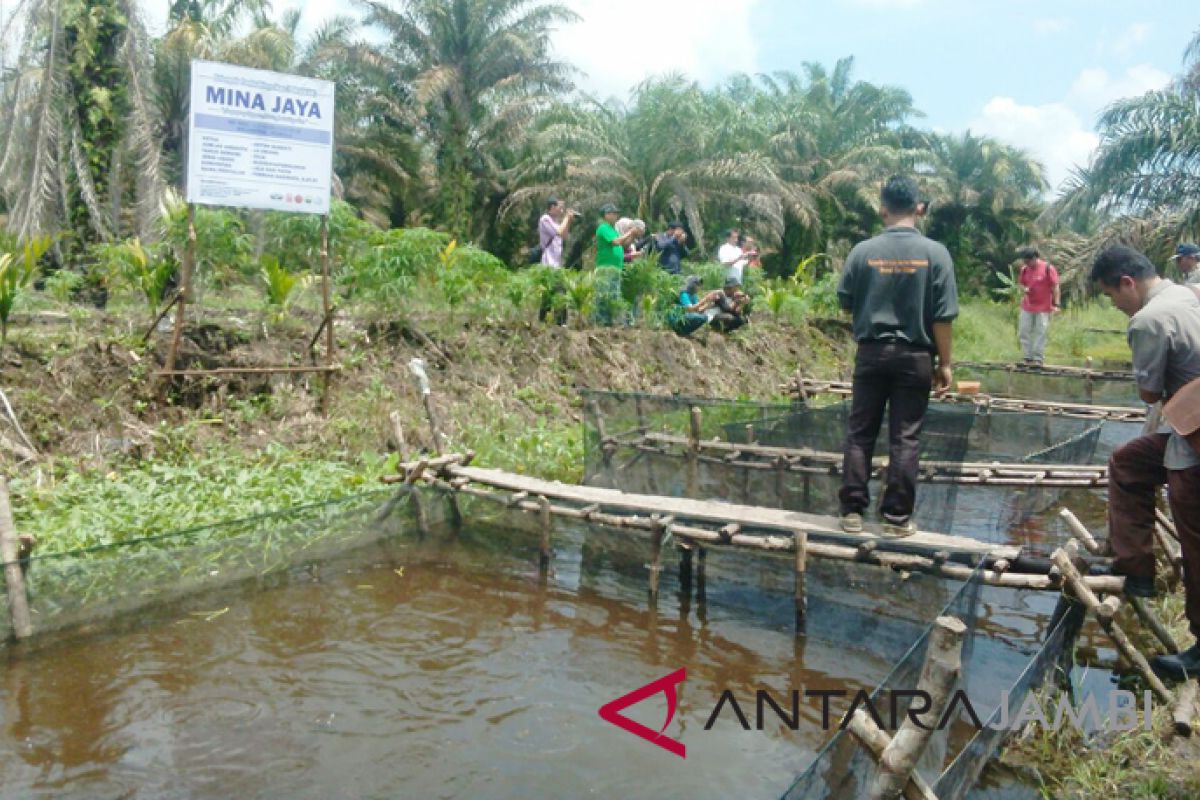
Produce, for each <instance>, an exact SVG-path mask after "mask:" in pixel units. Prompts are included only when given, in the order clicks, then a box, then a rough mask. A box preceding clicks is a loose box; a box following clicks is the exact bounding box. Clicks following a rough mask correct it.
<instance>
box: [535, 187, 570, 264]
mask: <svg viewBox="0 0 1200 800" xmlns="http://www.w3.org/2000/svg"><path fill="white" fill-rule="evenodd" d="M576 216H577V214H576V213H575V212H574V211H567V210H565V209H564V208H563V204H562V203H561V202H560V201H559V200H558V198H557V197H551V198H550V199H549V200H547V201H546V213H545V214H542V218H541V219H539V220H538V244H539V245H541V247H542V264H544V265H545V266H547V267H561V266H562V265H563V263H562V257H563V239H565V238H566V237H567V231H568V230H570V228H571V220H572V219H574V218H575V217H576Z"/></svg>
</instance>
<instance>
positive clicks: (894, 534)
mask: <svg viewBox="0 0 1200 800" xmlns="http://www.w3.org/2000/svg"><path fill="white" fill-rule="evenodd" d="M880 531H881V532H882V533H883V535H884V536H886V537H888V538H889V539H903V538H904V537H905V536H912V535H913V534H914V533H916V532H917V523H915V522H913V521H912V518H911V517H910V518H909V519H906V520H905V521H904V522H884V523H883V525H881V526H880Z"/></svg>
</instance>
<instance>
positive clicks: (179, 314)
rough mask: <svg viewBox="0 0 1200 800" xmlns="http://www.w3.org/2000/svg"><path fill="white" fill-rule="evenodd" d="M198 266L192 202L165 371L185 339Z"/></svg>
mask: <svg viewBox="0 0 1200 800" xmlns="http://www.w3.org/2000/svg"><path fill="white" fill-rule="evenodd" d="M195 266H196V207H195V206H194V205H192V204H191V203H188V206H187V247H186V248H185V249H184V251H183V266H182V268H181V269H180V275H179V296H178V302H177V303H176V306H177V307H176V309H175V329H174V331H173V332H172V333H171V345H170V347H168V348H167V360H166V362H165V363H164V364H163V372H171V371H172V370H174V369H175V359H176V358H177V357H178V355H179V344H180V342H182V341H183V320H184V316H185V312H186V311H187V304H188V302H189V301H190V300H191V299H192V271H193V270H194V269H195ZM166 387H167V379H166V377H165V376H164V377H163V378H162V386H161V391H162V396H163V397H165V396H166Z"/></svg>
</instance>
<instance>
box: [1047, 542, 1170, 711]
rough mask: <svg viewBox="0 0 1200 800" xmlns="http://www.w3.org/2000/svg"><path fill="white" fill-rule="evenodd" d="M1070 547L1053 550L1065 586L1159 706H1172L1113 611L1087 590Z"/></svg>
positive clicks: (1160, 682)
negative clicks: (1149, 691) (1097, 623)
mask: <svg viewBox="0 0 1200 800" xmlns="http://www.w3.org/2000/svg"><path fill="white" fill-rule="evenodd" d="M1071 544H1074V543H1073V542H1071V543H1068V546H1067V547H1065V548H1063V547H1060V548H1059V549H1057V550H1055V551H1054V555H1053V557H1052V558H1053V561H1054V563H1055V565H1057V566H1058V568H1059V570H1061V571H1062V574H1063V577H1064V578H1065V580H1066V581H1067V584H1068V585H1069V586H1070V587H1071V589H1072V591H1074V592H1075V595H1076V596H1077V597H1078V598H1079V599H1080V600H1081V601H1082V602H1083V604H1084V605H1085V606H1087V607H1088V609H1089V610H1090V611H1091V612H1092V613H1093V614H1094V615H1095V616H1096V619H1097V620H1099V622H1100V627H1102V628H1103V629H1104V632H1105V633H1107V634H1108V636H1109V638H1110V639H1112V642H1113V644H1114V645H1116V647H1117V651H1118V652H1120V653H1121V655H1122V656H1124V657H1125V660H1126V661H1128V662H1129V663H1130V664H1132V665H1133V667H1134V669H1136V670H1137V671H1138V672H1139V673H1140V674H1141V676H1142V677H1143V678H1144V679H1145V681H1146V683H1147V685H1148V686H1149V687H1150V688H1151V689H1152V690H1153V691H1154V695H1155V696H1156V697H1157V698H1158V699H1159V702H1162V703H1169V702H1171V699H1172V698H1171V692H1170V691H1169V690H1168V689H1167V687H1166V685H1165V684H1163V682H1162V681H1161V680H1160V679H1159V677H1158V676H1157V675H1155V674H1154V670H1152V669H1151V668H1150V664H1149V662H1148V661H1146V657H1145V656H1143V655H1142V654H1141V653H1140V652H1139V651H1138V649H1137V648H1136V647H1134V646H1133V643H1132V642H1130V641H1129V637H1128V636H1126V635H1125V631H1123V630H1122V629H1121V626H1120V625H1118V624H1117V622H1116V620H1115V619H1113V616H1114V615H1115V609H1113V612H1114V613H1109V609H1110V608H1111V605H1110V606H1106V607H1105V608H1104V609H1102V608H1101V606H1102V603H1101V602H1100V600H1099V598H1097V597H1096V594H1095V593H1094V592H1093V591H1092V590H1091V589H1090V588H1089V587H1088V585H1087V583H1086V582H1085V581H1084V579H1083V576H1082V575H1080V574H1079V570H1078V569H1076V568H1075V565H1074V564H1073V563H1071V555H1070V554H1069V551H1070V550H1071V549H1072V548H1071ZM1075 549H1077V548H1075ZM1113 599H1116V600H1117V601H1118V602H1120V599H1119V598H1116V597H1114V598H1113Z"/></svg>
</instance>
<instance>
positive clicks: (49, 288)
mask: <svg viewBox="0 0 1200 800" xmlns="http://www.w3.org/2000/svg"><path fill="white" fill-rule="evenodd" d="M45 286H46V289H45V291H46V294H48V295H50V296H51V297H53V298H54V299H55V300H57V301H58V302H60V303H64V304H65V303H69V302H71V298H73V297H74V296H75V294H76V293H77V292H78V291H79V290H80V289H81V288H83V276H82V275H80V274H79V273H78V272H73V271H71V270H69V269H60V270H58V271H56V272H55V273H54V274H52V275H50V276H49V277H47V278H46V284H45Z"/></svg>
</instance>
